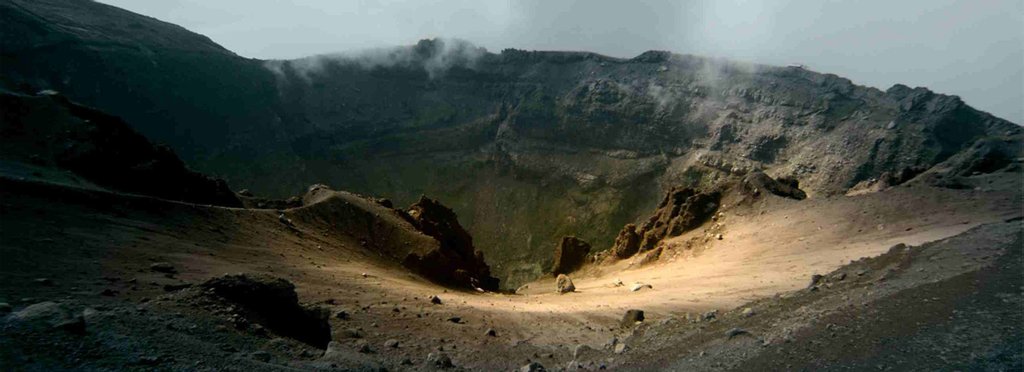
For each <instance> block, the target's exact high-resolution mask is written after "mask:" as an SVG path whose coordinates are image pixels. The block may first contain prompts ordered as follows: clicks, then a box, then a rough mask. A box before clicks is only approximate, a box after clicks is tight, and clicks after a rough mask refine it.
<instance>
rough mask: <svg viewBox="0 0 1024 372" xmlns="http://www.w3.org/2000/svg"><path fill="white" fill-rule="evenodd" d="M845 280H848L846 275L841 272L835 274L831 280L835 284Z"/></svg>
mask: <svg viewBox="0 0 1024 372" xmlns="http://www.w3.org/2000/svg"><path fill="white" fill-rule="evenodd" d="M845 279H846V273H843V272H839V273H835V274H833V275H832V278H830V279H829V280H831V281H833V282H841V281H843V280H845Z"/></svg>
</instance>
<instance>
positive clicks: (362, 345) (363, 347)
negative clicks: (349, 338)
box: [356, 340, 373, 354]
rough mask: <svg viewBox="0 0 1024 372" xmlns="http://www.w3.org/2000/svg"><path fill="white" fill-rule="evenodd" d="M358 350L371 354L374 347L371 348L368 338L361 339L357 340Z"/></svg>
mask: <svg viewBox="0 0 1024 372" xmlns="http://www.w3.org/2000/svg"><path fill="white" fill-rule="evenodd" d="M356 351H358V352H360V353H363V354H369V353H372V352H373V349H370V343H369V342H366V340H359V341H357V342H356Z"/></svg>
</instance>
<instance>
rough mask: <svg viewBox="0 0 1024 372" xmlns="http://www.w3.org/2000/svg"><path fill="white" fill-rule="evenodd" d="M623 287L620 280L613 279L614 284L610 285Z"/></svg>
mask: <svg viewBox="0 0 1024 372" xmlns="http://www.w3.org/2000/svg"><path fill="white" fill-rule="evenodd" d="M624 285H625V284H622V279H615V282H613V283H612V286H615V287H621V286H624Z"/></svg>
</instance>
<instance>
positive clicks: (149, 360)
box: [135, 355, 161, 366]
mask: <svg viewBox="0 0 1024 372" xmlns="http://www.w3.org/2000/svg"><path fill="white" fill-rule="evenodd" d="M160 362H161V359H160V356H159V355H143V356H140V357H139V359H138V360H136V361H135V364H140V365H144V366H155V365H157V364H160Z"/></svg>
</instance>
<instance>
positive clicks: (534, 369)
mask: <svg viewBox="0 0 1024 372" xmlns="http://www.w3.org/2000/svg"><path fill="white" fill-rule="evenodd" d="M544 371H546V369H544V366H543V365H541V364H540V363H537V362H530V364H527V365H525V366H522V367H520V368H519V372H544Z"/></svg>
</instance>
